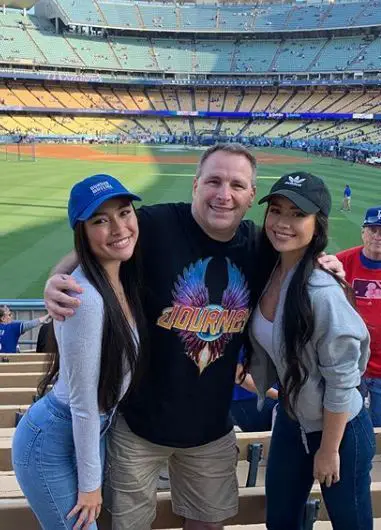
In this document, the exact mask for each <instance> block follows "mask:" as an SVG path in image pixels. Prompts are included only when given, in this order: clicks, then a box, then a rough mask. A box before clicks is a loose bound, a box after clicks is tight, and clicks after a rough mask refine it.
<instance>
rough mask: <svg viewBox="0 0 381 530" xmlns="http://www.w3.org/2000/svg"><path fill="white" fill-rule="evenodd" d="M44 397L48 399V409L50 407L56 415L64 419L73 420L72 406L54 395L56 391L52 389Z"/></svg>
mask: <svg viewBox="0 0 381 530" xmlns="http://www.w3.org/2000/svg"><path fill="white" fill-rule="evenodd" d="M44 397H45V400H46V406H47V407H48V409H50V411H51V412H52V414H54V416H57V417H58V418H62V419H64V420H69V421H70V420H71V410H70V406H69V405H68V404H66V403H63V402H62V401H60V400H59V399H58V398H57V397H56V396H55V395H54V392H53V391H52V390H51V391H50V392H49V393H48V394H46V395H45V396H44Z"/></svg>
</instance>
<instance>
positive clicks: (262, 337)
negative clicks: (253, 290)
mask: <svg viewBox="0 0 381 530" xmlns="http://www.w3.org/2000/svg"><path fill="white" fill-rule="evenodd" d="M273 327H274V323H273V322H271V321H270V320H267V319H266V318H265V317H264V316H263V315H262V311H261V309H260V307H259V304H258V305H257V308H256V310H255V311H254V318H253V331H254V336H255V338H256V339H257V341H258V342H259V344H260V345H261V346H262V348H264V349H265V350H266V351H267V353H268V354H269V355H270V357H271V359H272V360H273V361H274V358H273V357H274V351H273Z"/></svg>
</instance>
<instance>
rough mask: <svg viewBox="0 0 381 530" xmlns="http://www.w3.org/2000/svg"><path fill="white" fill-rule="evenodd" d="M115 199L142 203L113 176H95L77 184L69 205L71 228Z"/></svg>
mask: <svg viewBox="0 0 381 530" xmlns="http://www.w3.org/2000/svg"><path fill="white" fill-rule="evenodd" d="M114 197H126V198H128V199H130V200H131V201H141V198H140V197H139V196H138V195H135V194H134V193H131V192H130V191H129V190H128V189H127V188H125V187H124V186H123V184H121V183H120V182H119V180H117V179H116V178H114V177H112V176H111V175H104V174H100V175H93V176H92V177H87V178H85V179H84V180H81V181H80V182H77V184H75V185H74V186H73V187H72V190H71V192H70V198H69V204H68V215H69V222H70V226H71V227H72V228H74V227H75V225H76V223H77V222H78V221H87V220H88V219H90V217H91V216H92V215H93V213H94V212H95V211H96V210H97V209H98V208H99V206H100V205H101V204H103V203H104V202H105V201H108V200H109V199H112V198H114Z"/></svg>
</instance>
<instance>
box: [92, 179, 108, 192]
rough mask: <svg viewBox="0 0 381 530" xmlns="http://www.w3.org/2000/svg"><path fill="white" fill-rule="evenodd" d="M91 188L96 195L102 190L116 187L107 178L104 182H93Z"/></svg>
mask: <svg viewBox="0 0 381 530" xmlns="http://www.w3.org/2000/svg"><path fill="white" fill-rule="evenodd" d="M90 189H91V191H92V192H93V195H96V194H97V193H100V192H101V191H107V190H113V189H114V188H113V187H112V185H111V184H110V183H109V182H108V181H107V180H105V181H104V182H98V184H93V185H92V186H90Z"/></svg>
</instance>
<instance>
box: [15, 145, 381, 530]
mask: <svg viewBox="0 0 381 530" xmlns="http://www.w3.org/2000/svg"><path fill="white" fill-rule="evenodd" d="M255 195H256V161H255V158H254V157H253V155H252V154H251V152H250V151H249V150H247V149H246V148H245V147H243V146H241V145H238V144H217V145H215V146H213V147H211V148H209V149H208V150H206V151H205V152H204V154H203V155H202V157H201V159H200V161H199V164H198V168H197V171H196V175H195V177H194V180H193V188H192V202H191V204H188V203H172V204H158V205H152V206H143V207H140V208H139V209H137V210H136V209H135V203H136V201H139V200H140V198H139V197H138V196H137V195H136V194H134V193H133V192H131V191H130V190H128V189H127V188H125V187H124V186H123V185H122V184H121V183H120V182H119V181H118V180H117V179H115V178H114V177H112V176H110V175H106V174H102V175H94V176H92V177H88V178H86V179H84V180H83V181H80V182H78V183H77V184H75V186H74V187H73V188H72V190H71V194H70V199H69V205H68V217H69V222H70V225H71V227H72V229H73V238H74V248H75V250H74V251H73V252H72V253H70V255H68V256H66V257H65V258H64V259H63V260H62V262H61V263H60V264H58V265H57V267H56V269H55V274H53V275H52V277H51V278H50V279H49V280H48V282H47V285H46V288H45V301H46V306H47V308H48V311H49V314H50V315H51V316H52V317H53V318H54V335H55V345H54V347H53V354H54V355H53V357H52V365H51V367H50V369H49V372H48V373H47V375H46V378H45V379H44V380H43V381H42V383H41V385H40V388H39V392H40V396H41V397H40V399H39V400H38V401H37V402H36V403H34V404H33V405H32V406H31V408H30V409H29V410H28V412H27V413H26V414H25V415H24V416H23V418H22V419H21V421H20V423H19V424H18V427H17V429H16V433H15V436H14V439H13V450H12V460H13V467H14V470H15V473H16V477H17V480H18V481H19V484H20V486H21V489H22V491H23V492H24V494H25V496H26V497H27V499H28V501H29V503H30V505H31V508H32V509H33V511H34V513H35V514H36V516H37V518H38V520H39V522H40V524H41V526H42V528H44V529H45V530H51V529H53V528H54V529H57V530H59V529H60V528H62V529H64V528H65V529H67V528H72V529H79V528H84V529H91V530H95V529H96V528H97V523H96V520H97V518H98V516H99V513H100V510H101V507H102V504H104V505H105V507H106V508H107V509H108V510H109V511H110V513H111V516H112V525H113V529H116V530H148V529H149V528H151V524H152V522H153V520H154V518H155V514H156V488H157V479H158V476H159V473H160V470H161V469H162V467H163V465H165V464H166V463H167V462H168V469H169V475H170V482H171V498H172V506H173V510H174V512H175V513H176V514H178V515H180V516H182V517H183V518H184V529H185V530H218V529H222V528H223V524H224V521H225V520H226V519H228V518H230V517H232V516H234V515H235V514H236V513H237V511H238V484H237V476H236V461H237V449H236V439H235V433H234V429H233V423H234V422H233V419H234V420H235V422H236V423H237V424H238V425H240V424H241V427H242V428H243V429H244V430H246V429H250V430H251V429H255V430H261V429H270V428H271V427H273V433H272V439H271V447H270V452H269V457H268V462H267V471H266V473H267V474H266V498H267V528H269V529H270V530H278V529H284V528H288V529H294V528H295V529H296V528H299V527H300V524H301V521H302V518H303V513H304V506H305V503H306V500H307V498H308V495H309V492H310V490H311V488H312V484H313V482H314V480H315V479H317V480H318V481H319V482H320V484H321V488H322V494H323V497H324V500H325V504H326V507H327V511H328V514H329V517H330V519H331V521H332V524H333V527H334V528H335V529H336V530H360V528H361V529H363V530H370V529H371V528H372V506H371V495H370V483H371V478H370V470H371V462H372V458H373V456H374V453H375V437H374V432H373V425H372V420H374V419H375V417H376V416H377V414H379V410H378V408H377V407H378V405H377V399H379V395H381V391H380V390H379V389H380V388H381V386H380V384H379V377H381V375H380V374H381V361H380V355H379V348H380V343H381V342H380V322H379V319H380V316H379V315H380V304H381V296H379V295H380V292H381V290H380V287H381V207H376V208H370V209H369V210H368V212H367V214H366V217H365V221H364V226H363V228H362V236H363V241H364V245H363V246H362V247H359V248H357V249H353V251H352V250H351V251H346V252H344V253H343V254H340V255H339V256H338V257H335V256H329V255H328V256H327V255H325V254H324V250H325V248H326V245H327V241H328V224H329V223H328V216H329V213H330V210H331V196H330V192H329V190H328V188H327V186H326V184H325V182H324V181H323V180H322V179H321V178H319V177H317V176H314V175H312V174H310V173H307V172H305V171H296V172H294V173H290V174H287V175H284V176H282V177H280V178H279V179H278V181H277V182H276V183H275V184H274V185H273V187H272V188H271V191H270V193H269V194H268V195H267V196H265V197H263V198H262V199H261V200H260V203H266V205H267V206H266V211H265V215H264V223H263V228H262V229H260V228H258V227H256V226H255V225H254V223H253V222H251V221H247V220H243V217H244V215H245V213H246V212H247V210H248V209H249V208H250V207H251V206H252V205H253V202H254V199H255ZM343 264H344V266H343ZM363 269H365V271H366V272H364V270H363ZM344 271H345V272H344ZM345 273H347V281H346V280H345ZM371 284H372V285H371ZM379 291H380V292H379ZM356 299H357V302H358V303H357V309H356V303H355V302H356ZM50 385H52V388H51V387H50ZM234 385H236V386H235V391H236V396H235V397H236V398H235V399H234V400H233V401H232V394H233V389H234ZM241 389H245V390H246V391H247V392H250V394H249V396H248V395H245V396H244V397H242V394H241V395H239V391H240V390H241ZM364 396H365V397H366V398H367V399H368V401H369V400H370V409H369V410H370V411H371V414H369V411H368V410H367V408H366V406H365V403H364ZM248 397H250V399H246V398H248ZM245 401H247V403H245ZM275 403H276V404H277V405H276V409H277V410H276V414H274V405H275ZM372 403H373V405H372ZM378 403H379V402H378ZM372 407H373V408H372ZM373 409H374V410H375V412H373ZM274 418H275V421H274ZM290 476H297V481H296V482H295V484H294V487H293V488H290V487H289V483H288V482H289V477H290Z"/></svg>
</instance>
